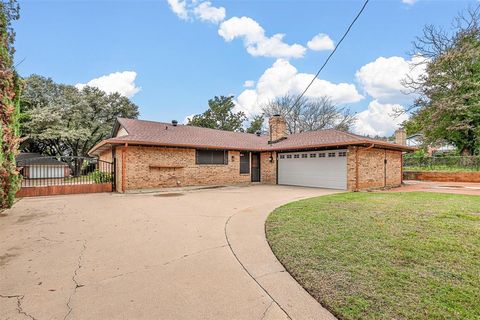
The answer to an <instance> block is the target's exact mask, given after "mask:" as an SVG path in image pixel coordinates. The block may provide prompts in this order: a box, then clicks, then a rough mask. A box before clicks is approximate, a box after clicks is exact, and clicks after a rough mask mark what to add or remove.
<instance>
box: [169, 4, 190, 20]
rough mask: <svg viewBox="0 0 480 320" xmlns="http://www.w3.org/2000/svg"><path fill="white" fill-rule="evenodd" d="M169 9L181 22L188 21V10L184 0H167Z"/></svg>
mask: <svg viewBox="0 0 480 320" xmlns="http://www.w3.org/2000/svg"><path fill="white" fill-rule="evenodd" d="M167 2H168V4H169V6H170V9H172V11H173V12H174V13H175V14H176V15H177V16H178V17H179V18H180V19H182V20H188V8H187V2H186V1H185V0H167Z"/></svg>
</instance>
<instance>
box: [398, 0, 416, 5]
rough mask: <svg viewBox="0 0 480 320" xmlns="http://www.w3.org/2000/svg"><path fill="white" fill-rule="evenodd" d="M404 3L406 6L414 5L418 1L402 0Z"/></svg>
mask: <svg viewBox="0 0 480 320" xmlns="http://www.w3.org/2000/svg"><path fill="white" fill-rule="evenodd" d="M402 2H403V3H406V4H414V3H415V2H417V0H402Z"/></svg>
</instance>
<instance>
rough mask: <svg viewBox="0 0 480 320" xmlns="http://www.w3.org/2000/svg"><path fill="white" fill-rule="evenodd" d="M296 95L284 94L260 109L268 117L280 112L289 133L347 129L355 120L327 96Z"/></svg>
mask: <svg viewBox="0 0 480 320" xmlns="http://www.w3.org/2000/svg"><path fill="white" fill-rule="evenodd" d="M297 99H298V96H297V95H290V94H287V95H284V96H282V97H278V98H275V99H273V100H271V101H269V102H268V103H267V104H266V105H265V106H264V107H263V108H262V109H263V113H264V114H265V115H266V116H267V117H270V116H272V115H274V114H280V115H282V116H283V117H284V118H285V121H286V123H287V130H288V132H289V133H290V134H292V133H298V132H304V131H315V130H321V129H332V128H334V129H338V130H343V131H348V130H349V129H350V128H351V127H352V125H353V124H354V122H355V115H354V114H352V113H351V112H350V110H349V109H347V108H341V107H338V106H336V105H335V104H334V103H332V101H331V99H330V98H329V97H327V96H323V97H320V98H316V99H312V98H306V97H302V98H301V99H300V100H299V101H298V102H297V103H296V104H295V101H297Z"/></svg>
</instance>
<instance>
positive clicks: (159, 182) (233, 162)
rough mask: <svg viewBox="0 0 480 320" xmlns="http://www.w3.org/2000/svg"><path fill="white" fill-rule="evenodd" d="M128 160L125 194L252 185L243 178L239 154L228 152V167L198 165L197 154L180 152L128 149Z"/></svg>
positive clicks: (152, 148)
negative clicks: (151, 190)
mask: <svg viewBox="0 0 480 320" xmlns="http://www.w3.org/2000/svg"><path fill="white" fill-rule="evenodd" d="M126 159H127V160H126V177H125V178H126V179H125V180H126V186H125V187H126V190H132V189H148V188H162V187H181V186H194V185H215V184H242V183H249V182H250V181H251V178H250V174H249V173H248V174H240V152H239V151H229V152H228V164H227V165H197V164H195V150H194V149H181V148H158V147H137V146H129V147H128V148H127V151H126ZM119 175H121V172H119Z"/></svg>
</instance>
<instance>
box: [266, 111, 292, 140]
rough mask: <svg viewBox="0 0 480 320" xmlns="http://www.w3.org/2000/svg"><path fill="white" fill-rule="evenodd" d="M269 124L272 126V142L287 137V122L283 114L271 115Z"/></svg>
mask: <svg viewBox="0 0 480 320" xmlns="http://www.w3.org/2000/svg"><path fill="white" fill-rule="evenodd" d="M268 124H269V126H270V142H277V141H279V140H282V139H284V138H286V137H287V123H286V122H285V118H283V117H282V116H281V115H279V114H274V115H273V116H271V117H270V119H269V120H268Z"/></svg>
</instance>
